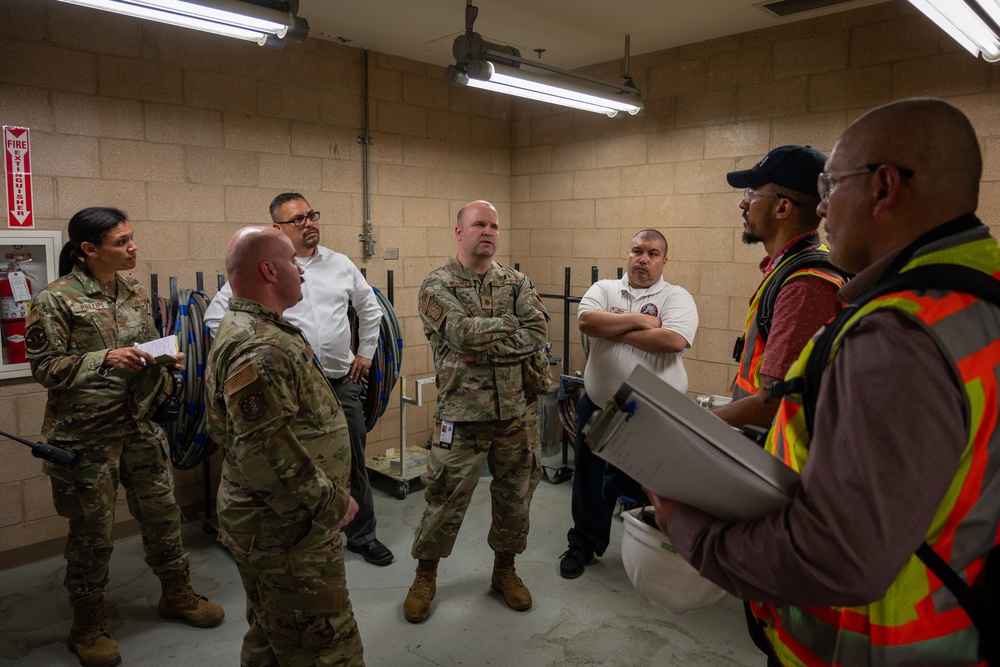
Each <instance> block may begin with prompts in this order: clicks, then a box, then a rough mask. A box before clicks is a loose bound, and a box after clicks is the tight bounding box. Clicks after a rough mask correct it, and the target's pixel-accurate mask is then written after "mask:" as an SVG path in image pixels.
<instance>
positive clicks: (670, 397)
mask: <svg viewBox="0 0 1000 667" xmlns="http://www.w3.org/2000/svg"><path fill="white" fill-rule="evenodd" d="M586 435H587V442H588V444H589V445H590V447H591V449H592V450H593V451H594V452H595V453H596V454H597V455H598V456H600V457H601V458H602V459H604V460H606V461H608V462H609V463H611V464H613V465H614V466H616V467H618V468H620V469H621V470H622V471H623V472H625V473H626V474H627V475H629V476H630V477H632V478H633V479H635V480H636V481H637V482H639V483H640V484H642V485H643V486H645V487H646V488H648V489H649V490H650V491H652V492H654V493H656V494H657V495H661V496H664V497H667V498H672V499H674V500H677V501H679V502H682V503H684V504H685V505H691V506H693V507H697V508H699V509H701V510H703V511H705V512H707V513H709V514H711V515H712V516H716V517H718V518H720V519H753V518H756V517H759V516H763V515H764V514H767V513H769V512H773V511H775V510H778V509H781V508H782V507H785V506H786V505H788V503H790V502H791V499H792V495H793V494H794V493H795V488H796V487H797V486H798V483H799V476H798V474H797V473H796V472H795V471H793V470H792V469H791V468H789V467H788V466H786V465H785V464H784V463H782V462H781V461H779V460H778V459H776V458H775V457H773V456H771V455H770V454H768V453H767V452H765V451H764V450H763V449H761V447H760V446H759V445H757V444H756V443H754V442H753V441H751V440H750V439H748V438H747V437H745V436H744V435H743V434H741V433H740V432H739V431H737V430H736V429H733V428H732V427H730V426H729V425H728V424H726V423H725V422H723V421H722V420H721V419H719V418H717V417H715V416H714V415H712V414H711V413H710V412H708V411H707V410H705V409H703V408H701V407H699V406H698V405H697V404H695V403H694V402H693V401H691V400H690V399H689V398H688V397H687V396H685V395H684V394H682V393H681V392H679V391H677V390H676V389H674V388H673V387H671V386H670V385H668V384H667V383H665V382H663V380H661V379H660V378H658V377H657V376H656V375H655V374H653V373H652V372H651V371H649V370H647V369H645V368H642V367H641V366H640V367H636V369H635V371H633V373H632V375H630V376H629V378H628V379H627V380H626V381H625V382H624V383H622V386H621V388H620V389H619V390H618V392H617V393H616V394H615V397H614V398H612V399H611V401H609V402H608V405H607V406H605V408H604V409H603V410H601V411H600V412H598V413H596V414H595V415H594V417H593V418H591V420H590V422H589V423H588V425H587V431H586Z"/></svg>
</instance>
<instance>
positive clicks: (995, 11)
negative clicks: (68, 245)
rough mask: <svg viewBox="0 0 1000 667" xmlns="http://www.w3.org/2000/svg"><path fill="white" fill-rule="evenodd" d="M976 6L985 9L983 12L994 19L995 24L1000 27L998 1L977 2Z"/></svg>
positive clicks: (999, 3) (979, 0) (980, 0)
mask: <svg viewBox="0 0 1000 667" xmlns="http://www.w3.org/2000/svg"><path fill="white" fill-rule="evenodd" d="M976 4H977V5H979V6H980V7H982V8H983V11H984V12H986V14H987V15H988V16H989V17H990V18H991V19H993V22H994V23H996V24H997V25H1000V2H998V0H976Z"/></svg>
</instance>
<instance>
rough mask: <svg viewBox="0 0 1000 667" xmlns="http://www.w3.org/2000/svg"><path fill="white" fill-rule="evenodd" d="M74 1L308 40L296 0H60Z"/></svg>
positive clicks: (245, 33)
mask: <svg viewBox="0 0 1000 667" xmlns="http://www.w3.org/2000/svg"><path fill="white" fill-rule="evenodd" d="M60 1H61V2H66V3H69V4H72V5H80V6H82V7H90V8H92V9H101V10H104V11H109V12H114V13H116V14H124V15H126V16H133V17H135V18H141V19H148V20H150V21H157V22H159V23H167V24H170V25H176V26H180V27H183V28H191V29H192V30H201V31H203V32H210V33H213V34H216V35H224V36H226V37H233V38H236V39H243V40H247V41H251V42H257V43H258V44H260V45H261V46H264V45H268V46H282V45H283V44H284V42H283V40H284V39H285V38H286V37H287V38H288V39H294V40H295V41H299V42H301V41H305V38H306V35H308V32H309V24H308V23H307V22H306V21H305V20H304V19H300V18H299V17H297V16H295V13H294V10H297V5H298V3H297V2H292V3H271V4H274V5H282V4H283V5H284V6H286V7H287V8H288V10H287V11H281V10H279V9H272V8H270V7H265V6H261V5H258V4H255V3H253V2H245V1H242V0H199V1H197V2H195V1H189V0H60Z"/></svg>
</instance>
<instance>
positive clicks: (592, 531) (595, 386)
mask: <svg viewBox="0 0 1000 667" xmlns="http://www.w3.org/2000/svg"><path fill="white" fill-rule="evenodd" d="M627 260H628V272H627V273H626V275H624V276H623V277H622V278H621V280H599V281H597V282H596V283H594V284H593V285H592V286H591V287H590V289H589V290H587V293H586V294H584V296H583V298H582V299H581V300H580V307H579V309H578V310H577V318H578V325H579V328H580V331H581V332H582V333H585V334H587V335H588V336H590V338H591V344H590V355H589V357H588V358H587V368H586V371H585V372H584V376H583V381H584V387H585V389H586V390H587V391H586V394H584V395H583V396H582V397H581V398H580V401H579V403H578V404H577V407H576V417H577V422H576V423H577V429H576V441H575V442H574V443H573V453H574V473H573V500H572V508H573V527H572V528H570V529H569V533H568V534H567V540H568V542H569V548H568V549H567V550H566V551H565V552H564V553H563V554H562V556H560V562H559V573H560V574H561V575H562V576H563V577H565V578H567V579H573V578H576V577H579V576H580V575H581V574H583V571H584V566H585V565H587V564H589V563H591V562H592V561H593V560H594V556H595V555H597V556H601V555H603V554H604V550H605V549H607V548H608V543H609V542H610V539H611V520H612V517H613V515H614V509H615V502H616V500H617V498H618V496H619V495H628V496H629V497H634V498H640V497H641V493H642V491H641V489H640V488H639V485H638V484H636V483H635V482H634V481H632V480H631V479H629V478H628V477H626V476H625V475H624V474H623V473H621V471H619V470H618V469H617V468H615V467H613V466H610V465H608V464H606V463H605V462H604V460H603V459H601V458H599V457H598V456H596V455H595V454H594V453H593V452H591V451H590V447H588V446H587V444H586V442H585V440H584V436H583V427H584V425H585V424H586V423H587V420H588V419H590V416H591V415H592V414H593V413H594V411H595V410H599V409H601V408H602V407H604V405H605V404H606V403H607V402H608V400H610V399H611V397H612V396H613V395H614V393H615V392H616V391H617V390H618V387H620V386H621V383H622V382H623V381H624V380H625V379H626V378H628V376H629V375H630V374H631V373H632V370H633V369H634V368H635V367H636V366H640V365H641V366H645V367H646V368H648V369H650V370H651V371H653V372H654V373H656V374H657V375H658V376H659V377H660V378H662V379H663V380H664V381H665V382H667V383H668V384H670V386H672V387H674V388H675V389H677V390H678V391H687V385H688V381H687V373H686V372H685V370H684V364H683V363H682V361H681V355H682V354H683V352H684V350H685V349H687V348H689V347H691V342H692V341H693V340H694V334H695V331H696V330H697V328H698V309H697V308H696V306H695V303H694V299H693V298H691V295H690V294H689V293H688V292H687V290H685V289H684V288H683V287H678V286H677V285H671V284H670V283H668V282H666V281H665V280H663V267H664V266H665V265H666V263H667V240H666V239H665V238H664V237H663V234H661V233H660V232H658V231H656V230H655V229H644V230H642V231H641V232H639V233H638V234H636V235H635V236H634V237H633V238H632V240H631V242H630V243H629V250H628V256H627ZM606 478H607V479H606Z"/></svg>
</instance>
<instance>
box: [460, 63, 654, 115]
mask: <svg viewBox="0 0 1000 667" xmlns="http://www.w3.org/2000/svg"><path fill="white" fill-rule="evenodd" d="M474 69H476V68H474V67H472V66H470V67H469V78H470V79H482V80H487V81H491V82H493V83H497V84H500V85H504V86H510V87H513V88H519V89H523V90H530V91H533V92H536V93H542V94H544V95H550V96H553V97H559V98H563V99H568V100H573V101H574V102H581V103H584V104H589V105H594V106H597V107H601V108H603V109H605V110H607V109H614V110H616V111H627V112H629V113H630V114H632V115H633V116H634V115H635V114H637V113H639V111H641V110H642V109H643V107H644V105H643V103H642V102H641V101H639V100H636V99H629V98H626V97H624V96H622V95H616V94H614V93H611V94H604V93H602V92H601V91H598V90H596V89H591V88H589V87H584V86H581V85H578V84H575V83H573V82H572V81H557V80H554V79H553V78H552V77H546V76H541V75H538V74H535V73H533V72H529V71H526V70H522V69H517V68H514V67H507V66H505V65H496V64H494V63H491V62H489V61H483V66H482V67H480V68H479V72H478V76H477V74H476V73H474V72H473V70H474Z"/></svg>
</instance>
